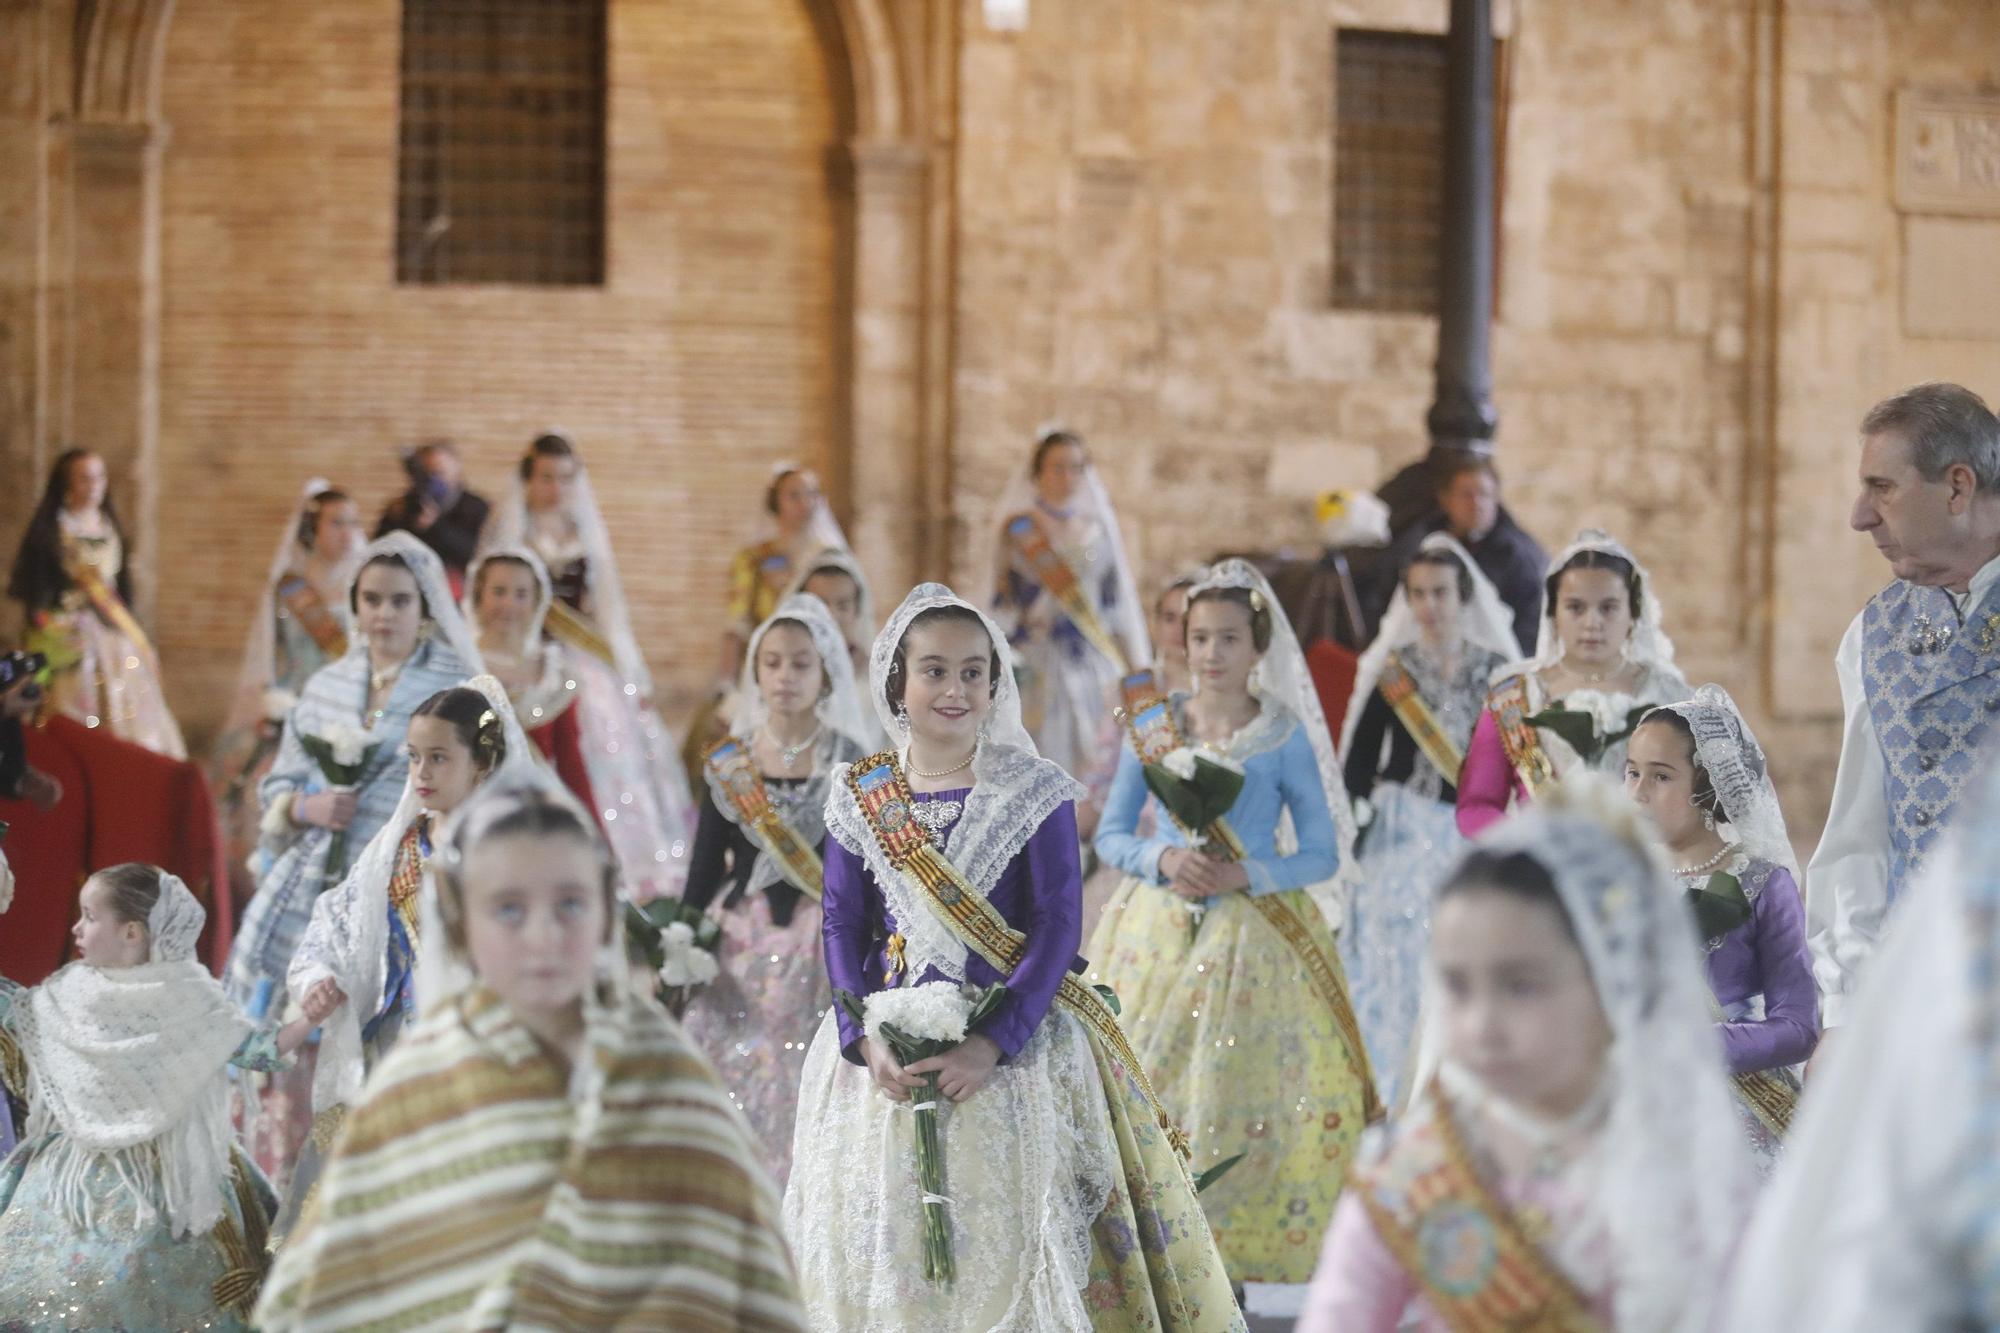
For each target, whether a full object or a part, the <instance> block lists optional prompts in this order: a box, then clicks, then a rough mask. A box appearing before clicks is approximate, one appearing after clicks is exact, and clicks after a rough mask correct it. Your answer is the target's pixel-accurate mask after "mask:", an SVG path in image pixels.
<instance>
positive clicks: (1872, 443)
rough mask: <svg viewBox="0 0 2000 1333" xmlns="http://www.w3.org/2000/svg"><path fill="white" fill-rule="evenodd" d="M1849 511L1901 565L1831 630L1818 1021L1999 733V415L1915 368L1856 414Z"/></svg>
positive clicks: (1816, 859)
mask: <svg viewBox="0 0 2000 1333" xmlns="http://www.w3.org/2000/svg"><path fill="white" fill-rule="evenodd" d="M1860 475H1861V494H1860V495H1859V497H1857V498H1856V500H1855V502H1854V511H1853V513H1852V515H1850V517H1849V522H1850V523H1852V524H1853V526H1854V528H1855V529H1856V530H1857V531H1859V532H1865V533H1867V534H1868V535H1869V536H1870V537H1872V538H1874V540H1875V546H1876V548H1877V549H1878V550H1880V551H1881V552H1882V556H1883V558H1884V559H1886V560H1887V561H1888V562H1889V567H1890V569H1891V570H1892V571H1893V572H1894V573H1895V576H1896V581H1895V582H1894V583H1891V584H1890V585H1889V586H1888V587H1886V588H1884V589H1883V590H1882V591H1881V592H1879V593H1877V594H1876V595H1875V597H1874V598H1873V600H1871V601H1870V602H1869V603H1868V605H1867V607H1866V608H1864V609H1863V610H1862V612H1861V614H1860V615H1858V616H1856V617H1855V619H1854V623H1853V624H1852V625H1850V626H1848V629H1847V633H1846V635H1845V636H1844V637H1843V638H1842V639H1841V641H1840V651H1839V654H1838V655H1837V656H1836V657H1835V659H1834V667H1835V669H1836V670H1837V671H1838V673H1839V675H1840V696H1841V703H1842V705H1843V707H1844V708H1845V710H1846V715H1847V720H1846V726H1845V730H1844V731H1843V733H1842V736H1841V744H1840V770H1839V772H1838V774H1837V775H1836V776H1835V778H1834V784H1833V808H1832V810H1831V811H1830V812H1829V814H1828V817H1827V824H1826V834H1825V836H1824V837H1822V838H1821V839H1820V844H1819V848H1818V850H1817V851H1815V852H1814V853H1813V858H1812V862H1811V864H1810V865H1809V866H1808V867H1807V870H1806V922H1807V930H1806V934H1807V940H1808V943H1809V944H1810V946H1811V948H1812V955H1813V972H1814V975H1815V977H1816V978H1817V979H1818V981H1819V988H1820V995H1821V1009H1822V1012H1823V1014H1824V1016H1825V1023H1826V1026H1827V1027H1829V1028H1832V1027H1835V1026H1838V1025H1840V1024H1841V1023H1843V1022H1844V1021H1845V1011H1846V1007H1847V1005H1848V1003H1849V999H1850V997H1851V996H1852V995H1853V993H1854V990H1855V987H1856V984H1857V982H1858V980H1859V978H1860V976H1861V974H1862V973H1863V971H1864V970H1865V969H1866V968H1867V966H1868V963H1869V960H1870V958H1871V957H1872V956H1873V954H1874V953H1875V950H1876V948H1877V946H1878V945H1879V944H1880V942H1881V940H1882V936H1883V930H1884V926H1885V922H1886V919H1887V917H1888V915H1889V912H1890V911H1891V909H1892V907H1893V906H1894V904H1895V902H1896V900H1897V898H1898V897H1899V896H1900V895H1901V894H1902V893H1903V891H1904V890H1905V889H1907V888H1908V887H1909V886H1910V884H1911V883H1912V882H1913V881H1914V879H1915V878H1916V876H1917V874H1918V873H1919V871H1921V869H1922V868H1923V864H1924V861H1925V859H1926V858H1927V857H1928V856H1929V855H1930V854H1931V851H1932V849H1933V848H1934V847H1935V846H1936V844H1937V842H1938V840H1939V839H1940V837H1942V836H1943V834H1944V832H1945V830H1946V829H1947V828H1948V827H1949V826H1950V825H1951V823H1952V820H1953V818H1954V817H1955V816H1956V814H1957V812H1958V805H1959V797H1960V795H1961V793H1962V792H1963V791H1964V790H1965V788H1966V786H1967V784H1968V783H1969V782H1970V781H1971V779H1972V778H1973V776H1974V774H1975V773H1976V772H1977V771H1978V770H1979V768H1980V767H1981V758H1982V754H1983V752H1986V751H1989V750H1991V749H1992V748H1993V744H1994V742H1996V741H2000V728H1996V726H1995V723H1996V722H2000V589H1996V586H1995V585H1996V584H2000V419H1996V418H1995V417H1994V415H1993V413H1992V411H1991V410H1989V409H1988V408H1987V406H1986V404H1985V403H1984V402H1982V401H1981V400H1980V398H1979V396H1978V395H1977V394H1975V393H1973V392H1971V391H1970V390H1968V389H1965V388H1962V387H1960V386H1959V385H1956V384H1919V385H1917V386H1916V387H1915V388H1913V389H1906V390H1905V391H1903V392H1902V393H1899V394H1897V395H1896V396H1895V397H1893V398H1889V399H1885V400H1884V401H1882V402H1880V403H1877V404H1876V405H1875V407H1874V408H1873V409H1871V410H1870V411H1869V413H1868V415H1867V416H1866V417H1864V418H1863V419H1862V422H1861V467H1860Z"/></svg>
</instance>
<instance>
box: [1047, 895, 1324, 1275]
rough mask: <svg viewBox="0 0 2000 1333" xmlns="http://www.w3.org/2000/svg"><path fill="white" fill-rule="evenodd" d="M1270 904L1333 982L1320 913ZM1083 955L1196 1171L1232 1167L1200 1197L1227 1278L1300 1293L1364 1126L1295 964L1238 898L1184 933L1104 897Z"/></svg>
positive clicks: (1171, 919) (1318, 1003)
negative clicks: (1110, 996) (1111, 995)
mask: <svg viewBox="0 0 2000 1333" xmlns="http://www.w3.org/2000/svg"><path fill="white" fill-rule="evenodd" d="M1283 896H1284V897H1285V898H1286V899H1287V901H1288V903H1289V904H1290V905H1291V906H1292V907H1293V908H1294V910H1295V911H1296V913H1297V914H1298V916H1299V917H1300V919H1301V920H1302V921H1304V922H1305V923H1306V925H1307V929H1308V931H1309V933H1310V934H1311V936H1312V937H1313V938H1314V940H1315V942H1316V943H1317V944H1318V946H1319V948H1320V950H1321V952H1323V953H1325V954H1326V955H1327V957H1328V959H1329V961H1330V962H1331V963H1332V966H1333V967H1334V969H1335V971H1336V973H1337V972H1338V969H1339V962H1338V960H1337V959H1336V958H1335V957H1334V953H1335V950H1334V944H1333V939H1332V935H1331V933H1330V932H1328V931H1327V929H1326V927H1325V925H1324V924H1323V919H1322V918H1321V916H1320V915H1319V909H1318V907H1317V906H1316V905H1315V904H1314V903H1313V901H1312V899H1311V898H1310V897H1309V896H1308V895H1307V894H1306V893H1305V892H1304V891H1302V890H1294V891H1292V892H1290V893H1287V894H1285V895H1283ZM1084 952H1085V956H1086V957H1087V958H1089V959H1091V960H1092V967H1091V970H1090V974H1089V979H1090V980H1091V981H1092V982H1094V983H1102V984H1107V985H1109V986H1110V987H1111V988H1112V989H1113V990H1114V991H1116V992H1117V995H1118V998H1119V1001H1120V1004H1121V1016H1120V1021H1121V1022H1122V1023H1123V1024H1124V1027H1125V1030H1126V1032H1127V1033H1129V1034H1130V1035H1131V1040H1132V1045H1133V1047H1134V1049H1135V1050H1136V1051H1137V1052H1138V1055H1139V1059H1140V1062H1141V1063H1142V1064H1144V1065H1145V1067H1146V1070H1147V1072H1148V1073H1149V1074H1151V1075H1152V1079H1153V1086H1154V1087H1155V1088H1156V1089H1157V1090H1158V1092H1159V1095H1160V1101H1161V1102H1162V1103H1164V1104H1165V1106H1166V1109H1167V1114H1168V1115H1170V1116H1173V1117H1175V1118H1176V1119H1178V1120H1179V1122H1180V1124H1181V1126H1182V1127H1183V1128H1184V1129H1185V1130H1186V1131H1187V1134H1188V1137H1189V1138H1190V1139H1191V1140H1193V1144H1194V1167H1195V1169H1196V1170H1203V1169H1206V1168H1208V1167H1211V1166H1214V1165H1215V1164H1216V1163H1218V1162H1221V1161H1223V1160H1224V1159H1226V1158H1230V1157H1234V1156H1236V1155H1237V1154H1239V1153H1241V1154H1243V1160H1242V1161H1240V1162H1238V1163H1237V1164H1236V1165H1235V1166H1234V1167H1233V1168H1231V1170H1230V1171H1229V1173H1228V1174H1227V1175H1225V1176H1223V1177H1221V1178H1220V1179H1219V1180H1217V1181H1216V1182H1215V1183H1214V1184H1212V1185H1210V1186H1209V1188H1208V1189H1206V1190H1204V1191H1203V1192H1202V1194H1201V1203H1202V1208H1203V1210H1204V1211H1205V1212H1206V1213H1207V1214H1208V1221H1209V1225H1210V1226H1211V1227H1212V1228H1213V1229H1214V1231H1215V1238H1216V1242H1217V1243H1218V1244H1219V1245H1220V1246H1221V1248H1222V1255H1223V1259H1224V1262H1225V1263H1226V1264H1227V1266H1228V1269H1229V1276H1230V1277H1231V1278H1232V1279H1234V1280H1235V1281H1237V1282H1277V1283H1300V1282H1306V1281H1308V1280H1309V1279H1310V1278H1311V1277H1312V1273H1313V1266H1314V1263H1315V1261H1316V1260H1317V1259H1318V1257H1319V1247H1320V1242H1321V1241H1322V1240H1323V1239H1324V1238H1325V1236H1326V1229H1327V1227H1328V1226H1329V1225H1330V1224H1331V1222H1332V1220H1333V1206H1334V1203H1335V1201H1336V1200H1338V1199H1339V1197H1340V1187H1341V1182H1342V1181H1343V1180H1344V1179H1345V1177H1346V1175H1347V1167H1348V1164H1349V1162H1350V1161H1351V1160H1352V1159H1353V1155H1354V1147H1355V1142H1356V1140H1357V1139H1358V1137H1359V1136H1360V1134H1361V1131H1362V1128H1363V1126H1364V1119H1363V1109H1362V1088H1363V1083H1362V1078H1363V1075H1362V1074H1361V1072H1360V1070H1361V1069H1362V1068H1363V1067H1364V1066H1363V1065H1362V1062H1360V1061H1357V1060H1356V1059H1354V1057H1353V1055H1352V1054H1351V1053H1350V1052H1349V1051H1348V1048H1347V1042H1346V1040H1345V1038H1343V1036H1342V1035H1341V1029H1340V1025H1339V1024H1338V1022H1337V1021H1336V1020H1335V1018H1334V1015H1333V1012H1332V1010H1331V1009H1330V1008H1329V1007H1328V1005H1327V1004H1326V1003H1325V1002H1324V1001H1323V1000H1322V999H1321V998H1320V995H1319V992H1318V991H1317V990H1315V989H1314V987H1313V984H1312V980H1311V977H1310V976H1309V974H1308V972H1307V970H1306V967H1305V965H1304V963H1303V962H1302V961H1301V960H1300V958H1299V956H1298V954H1297V953H1296V952H1295V951H1294V950H1293V948H1292V946H1291V945H1290V944H1289V943H1288V942H1287V941H1286V940H1285V939H1284V937H1283V936H1281V935H1279V934H1278V932H1277V931H1276V930H1275V929H1274V928H1273V927H1272V926H1271V925H1270V923H1269V922H1267V921H1266V920H1265V919H1264V917H1263V916H1262V914H1260V913H1259V912H1258V910H1257V908H1256V907H1255V906H1254V905H1253V904H1252V903H1251V901H1250V899H1249V897H1248V896H1247V895H1245V894H1230V895H1227V896H1224V897H1221V898H1218V899H1215V900H1214V901H1213V902H1212V903H1211V904H1210V906H1209V908H1208V910H1207V911H1206V912H1205V913H1203V914H1202V915H1201V916H1200V917H1199V919H1198V920H1197V918H1196V916H1195V914H1194V913H1193V912H1192V911H1190V910H1189V907H1188V904H1187V903H1185V902H1184V901H1183V900H1182V899H1180V898H1178V897H1176V896H1175V895H1174V894H1172V893H1171V892H1169V891H1168V890H1166V889H1163V888H1159V887H1157V886H1155V885H1152V884H1148V883H1146V882H1144V881H1142V880H1138V879H1127V880H1126V881H1125V883H1124V884H1123V885H1121V886H1120V887H1119V889H1118V891H1117V892H1116V893H1115V894H1114V895H1113V896H1112V899H1111V902H1110V903H1109V904H1108V905H1107V906H1106V907H1105V909H1104V916H1103V918H1102V919H1101V920H1100V921H1099V922H1098V926H1097V931H1096V933H1095V934H1094V935H1092V937H1091V940H1090V945H1089V947H1088V948H1087V949H1086V950H1085V951H1084ZM1343 984H1344V983H1343Z"/></svg>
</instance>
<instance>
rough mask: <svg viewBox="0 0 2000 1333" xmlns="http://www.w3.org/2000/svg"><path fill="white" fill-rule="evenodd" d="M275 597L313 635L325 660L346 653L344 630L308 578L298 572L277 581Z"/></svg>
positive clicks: (313, 639)
mask: <svg viewBox="0 0 2000 1333" xmlns="http://www.w3.org/2000/svg"><path fill="white" fill-rule="evenodd" d="M278 600H280V601H281V602H283V603H284V604H285V610H287V611H289V612H291V613H292V619H294V620H296V621H298V622H299V627H300V628H301V629H303V630H305V632H306V633H307V634H309V635H311V636H312V641H313V642H314V643H316V644H318V645H319V650H320V651H321V652H323V653H325V654H326V656H327V660H328V661H332V660H333V659H334V658H337V657H343V656H345V655H346V653H347V631H346V630H345V629H344V628H342V626H341V623H340V617H339V616H337V615H335V614H334V613H333V608H332V607H330V606H328V605H327V604H326V598H324V597H321V596H320V595H319V589H317V588H315V587H313V586H312V581H311V580H310V579H307V578H305V577H304V576H302V575H298V574H294V575H292V576H291V577H290V578H287V579H285V580H284V581H283V582H281V583H279V584H278Z"/></svg>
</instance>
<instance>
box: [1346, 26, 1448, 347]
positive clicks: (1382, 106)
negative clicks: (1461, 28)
mask: <svg viewBox="0 0 2000 1333" xmlns="http://www.w3.org/2000/svg"><path fill="white" fill-rule="evenodd" d="M1334 115H1335V120H1334V187H1333V304H1334V305H1335V306H1337V307H1340V308H1343V309H1350V310H1383V311H1405V312H1414V313H1418V314H1427V315H1434V314H1436V313H1437V309H1438V245H1439V232H1440V228H1441V225H1442V216H1443V210H1444V193H1443V191H1444V170H1443V168H1444V117H1445V40H1444V38H1443V37H1440V36H1433V35H1430V34H1427V33H1413V32H1377V31H1373V30H1370V29H1365V28H1342V29H1341V30H1340V31H1339V32H1338V33H1337V34H1336V35H1335V38H1334Z"/></svg>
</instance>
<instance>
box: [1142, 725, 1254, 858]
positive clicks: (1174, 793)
mask: <svg viewBox="0 0 2000 1333" xmlns="http://www.w3.org/2000/svg"><path fill="white" fill-rule="evenodd" d="M1145 772H1146V786H1147V788H1148V789H1149V790H1150V791H1151V792H1152V793H1153V795H1154V796H1156V797H1158V798H1159V801H1160V804H1161V805H1163V806H1165V807H1166V809H1167V813H1168V814H1169V815H1171V816H1172V817H1173V821H1174V823H1176V824H1178V825H1180V826H1181V828H1182V829H1184V830H1186V832H1187V835H1188V841H1189V842H1191V843H1192V844H1194V845H1195V846H1196V847H1203V848H1205V847H1206V846H1207V844H1208V843H1209V842H1210V841H1212V840H1213V841H1218V842H1220V843H1221V844H1222V845H1223V848H1224V850H1223V851H1222V852H1221V853H1220V854H1221V855H1223V856H1225V857H1228V856H1231V855H1232V851H1231V850H1229V849H1228V842H1229V839H1228V838H1227V837H1226V836H1224V837H1217V836H1216V835H1218V834H1220V833H1221V830H1218V829H1217V827H1216V826H1217V825H1218V824H1220V823H1221V822H1222V817H1223V816H1224V815H1226V814H1228V813H1229V808H1230V807H1231V806H1233V805H1235V804H1236V798H1237V797H1238V796H1241V795H1242V794H1243V769H1242V768H1241V767H1240V766H1239V765H1237V764H1233V763H1231V762H1229V761H1228V760H1227V759H1224V758H1221V757H1220V756H1218V755H1211V754H1205V753H1203V752H1202V751H1200V750H1196V749H1194V748H1192V747H1190V746H1186V745H1183V746H1181V747H1180V748H1178V749H1175V750H1170V751H1168V752H1167V753H1166V754H1165V755H1163V756H1161V758H1160V762H1159V763H1157V764H1147V765H1146V769H1145Z"/></svg>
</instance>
